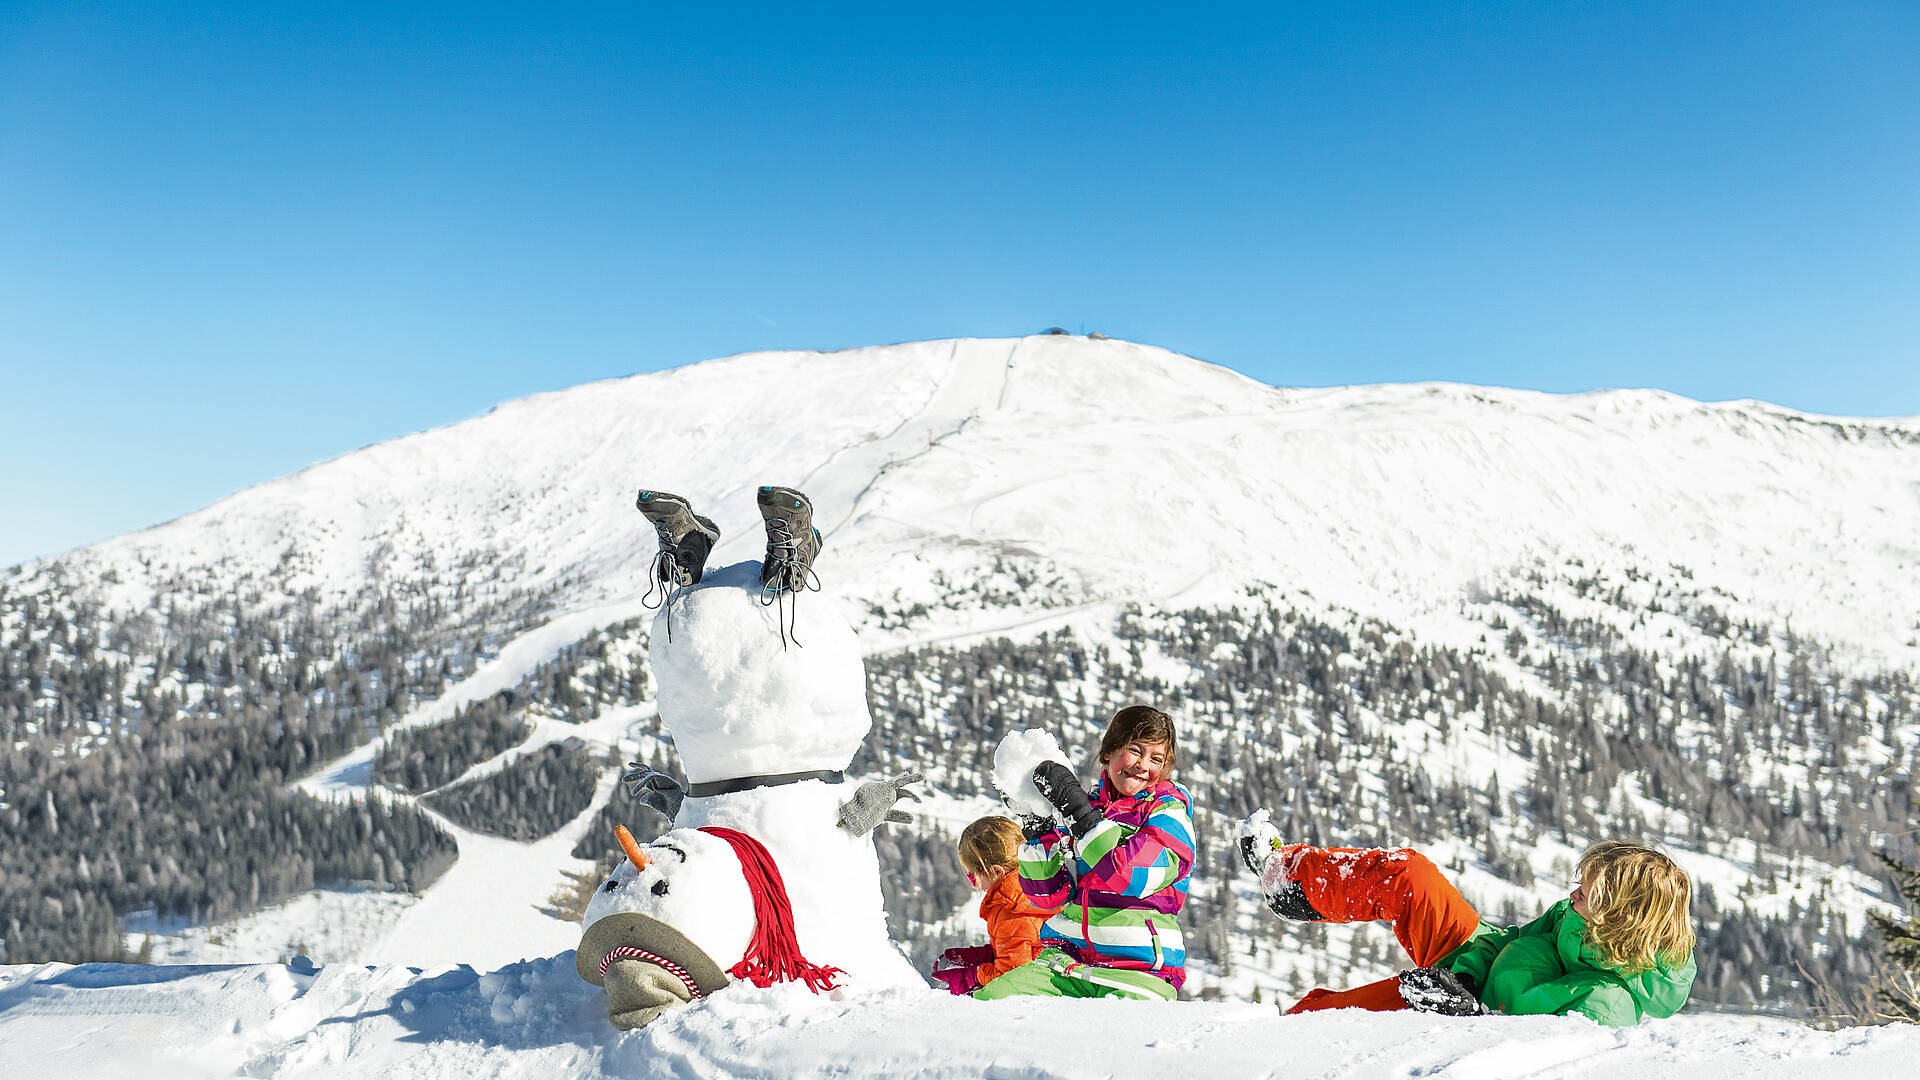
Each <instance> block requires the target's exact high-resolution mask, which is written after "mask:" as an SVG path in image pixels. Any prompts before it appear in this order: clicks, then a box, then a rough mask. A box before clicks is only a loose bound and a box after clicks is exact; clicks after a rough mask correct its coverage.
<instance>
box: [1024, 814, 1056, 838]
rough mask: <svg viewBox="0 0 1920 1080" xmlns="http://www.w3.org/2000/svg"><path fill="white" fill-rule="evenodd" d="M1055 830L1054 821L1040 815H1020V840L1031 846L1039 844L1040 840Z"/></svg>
mask: <svg viewBox="0 0 1920 1080" xmlns="http://www.w3.org/2000/svg"><path fill="white" fill-rule="evenodd" d="M1053 830H1054V824H1053V819H1052V818H1049V817H1041V816H1040V815H1039V814H1021V815H1020V839H1022V840H1025V841H1026V842H1027V843H1029V844H1033V843H1038V842H1039V841H1040V838H1041V837H1043V836H1045V835H1047V834H1048V833H1050V832H1052V831H1053Z"/></svg>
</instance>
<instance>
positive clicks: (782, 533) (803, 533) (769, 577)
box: [758, 486, 820, 593]
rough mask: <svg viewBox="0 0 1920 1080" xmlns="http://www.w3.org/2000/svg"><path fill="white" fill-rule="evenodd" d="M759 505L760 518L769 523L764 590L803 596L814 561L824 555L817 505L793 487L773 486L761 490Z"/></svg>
mask: <svg viewBox="0 0 1920 1080" xmlns="http://www.w3.org/2000/svg"><path fill="white" fill-rule="evenodd" d="M758 501H759V503H760V516H761V517H762V518H764V519H765V520H766V523H767V557H766V558H765V559H764V560H762V562H761V564H760V586H761V588H763V589H765V590H766V591H767V592H769V593H788V592H799V591H801V590H802V589H805V588H806V587H807V577H808V576H809V575H810V574H812V573H813V560H814V558H815V557H817V556H818V555H819V554H820V530H819V529H816V528H814V527H813V503H811V502H809V501H807V497H806V496H805V495H802V494H800V493H799V492H798V491H795V490H794V489H792V488H790V487H772V486H769V487H763V488H761V489H760V494H759V498H758ZM815 587H816V588H817V587H818V586H817V585H816V586H815Z"/></svg>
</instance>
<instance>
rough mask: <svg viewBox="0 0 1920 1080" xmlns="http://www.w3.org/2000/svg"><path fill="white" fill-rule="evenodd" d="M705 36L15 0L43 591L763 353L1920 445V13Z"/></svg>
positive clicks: (1278, 19) (748, 31)
mask: <svg viewBox="0 0 1920 1080" xmlns="http://www.w3.org/2000/svg"><path fill="white" fill-rule="evenodd" d="M695 7H700V5H673V6H665V5H661V6H654V5H638V4H621V5H609V6H606V7H603V8H582V7H569V8H567V9H566V10H564V11H556V10H548V9H536V8H535V7H534V6H532V5H529V6H527V7H526V8H512V7H505V6H489V5H483V4H457V5H443V6H420V5H405V6H401V5H367V6H365V7H356V6H351V5H333V6H328V7H326V8H325V10H307V9H305V8H302V7H300V6H298V5H283V6H280V7H277V8H270V7H246V6H221V5H218V4H211V3H198V4H192V5H182V6H178V7H168V6H163V5H137V4H118V5H104V4H87V3H74V2H63V3H57V4H20V3H8V2H6V0H0V439H4V444H5V450H4V451H3V452H0V565H5V564H8V563H12V562H15V561H18V560H19V559H23V558H27V557H31V556H34V555H43V554H53V553H56V552H58V551H60V550H62V549H64V548H67V547H70V546H73V545H76V544H82V543H88V542H91V541H94V540H98V539H103V538H105V537H107V536H111V535H114V534H117V533H120V532H124V531H127V530H130V529H135V528H139V527H142V526H145V525H149V524H152V523H155V522H158V521H161V520H164V519H167V518H170V517H173V516H176V515H178V514H180V513H184V512H186V511H189V510H192V509H195V508H197V507H199V506H202V505H205V504H206V503H208V502H210V501H212V500H214V499H216V498H219V497H220V496H222V495H225V494H227V493H229V492H231V491H234V490H237V489H239V488H241V487H245V486H247V485H250V484H253V483H258V482H260V481H263V480H267V479H271V478H273V477H275V476H279V475H283V474H285V473H287V472H290V471H292V470H294V469H297V468H299V467H301V466H303V465H306V464H309V463H311V462H313V461H317V460H321V459H324V458H328V457H332V456H335V455H337V454H340V453H343V452H346V451H350V450H352V449H355V448H357V447H359V446H362V445H365V444H367V443H371V442H376V441H379V440H381V439H385V438H389V437H392V436H396V435H401V434H405V433H407V432H410V431H415V430H419V429H421V428H425V427H431V426H434V425H438V424H443V423H448V422H451V421H455V420H459V419H462V418H464V417H468V416H472V415H476V414H478V413H480V412H483V411H485V409H486V408H488V407H489V406H491V405H493V404H495V403H497V402H499V401H503V400H507V399H511V398H515V397H519V396H523V395H525V394H529V393H533V392H537V391H541V390H549V389H556V388H560V387H565V386H571V385H574V384H577V383H581V382H585V381H589V380H592V379H599V378H606V377H610V376H618V375H624V374H629V373H632V372H636V371H648V370H655V369H658V368H662V367H670V366H674V365H678V364H683V363H687V362H690V361H694V360H700V359H704V358H707V357H712V356H719V355H725V354H728V353H733V352H740V351H743V350H748V349H759V348H772V347H804V348H811V347H843V346H851V345H863V344H873V343H879V342H889V341H902V340H911V339H919V338H934V337H948V336H956V335H982V336H1000V335H1016V334H1022V333H1029V332H1033V331H1036V330H1039V329H1042V328H1044V327H1047V326H1052V325H1061V326H1066V327H1068V328H1069V329H1075V330H1078V329H1083V328H1084V329H1089V330H1092V329H1098V330H1102V331H1105V332H1107V333H1109V334H1112V335H1114V336H1116V337H1125V338H1128V339H1132V340H1136V341H1144V342H1150V343H1153V344H1158V345H1164V346H1167V347H1169V348H1174V349H1178V350H1180V351H1183V352H1188V353H1192V354H1194V355H1197V356H1201V357H1204V358H1207V359H1210V360H1214V361H1217V362H1220V363H1224V364H1227V365H1230V366H1232V367H1235V368H1238V369H1240V370H1242V371H1245V372H1247V373H1249V374H1251V375H1253V376H1255V377H1257V378H1260V379H1263V380H1266V381H1269V382H1274V383H1284V384H1301V385H1326V384H1338V383H1353V382H1379V381H1399V380H1421V379H1448V380H1458V381H1466V382H1479V383H1491V384H1500V385H1509V386H1525V387H1535V388H1539V389H1545V390H1556V391H1559V390H1585V389H1592V388H1596V387H1611V386H1658V387H1662V388H1665V389H1669V390H1673V391H1676V392H1679V393H1682V394H1687V395H1690V396H1693V397H1699V398H1706V399H1724V398H1740V397H1757V398H1762V399H1766V400H1771V401H1776V402H1779V403H1782V404H1786V405H1790V406H1793V407H1796V408H1802V409H1807V410H1811V411H1818V412H1835V413H1846V414H1863V415H1906V414H1914V413H1920V59H1916V58H1917V57H1920V5H1915V4H1912V3H1906V2H1895V3H1884V4H1859V3H1845V2H1824V3H1817V4H1815V3H1809V4H1790V3H1779V4H1750V3H1748V4H1741V3H1726V4H1718V3H1686V4H1647V3H1636V4H1612V3H1602V2H1584V3H1571V2H1569V3H1542V2H1534V3H1511V4H1483V3H1432V4H1329V5H1303V4H1301V5H1296V4H1286V3H1278V4H1261V5H1252V6H1248V7H1245V8H1237V7H1231V6H1218V7H1211V8H1195V9H1191V10H1182V11H1179V12H1177V13H1176V12H1175V11H1174V10H1173V9H1172V8H1171V7H1170V6H1168V5H1139V6H1132V5H1116V4H1102V5H1085V6H1080V5H1070V6H1067V5H1049V6H1047V9H1046V10H1045V11H1044V12H1040V11H1035V10H1030V9H1032V8H1039V7H1041V5H1020V6H1017V7H1009V8H1005V9H998V10H996V9H992V8H988V7H983V6H978V5H974V6H969V7H967V8H966V9H965V10H963V11H954V12H946V13H930V12H916V11H912V10H911V8H912V7H913V5H885V6H871V7H869V6H860V5H839V6H824V5H822V6H807V5H799V4H781V5H777V6H768V7H764V8H760V7H755V6H752V5H728V6H726V7H725V8H723V9H718V10H717V11H716V13H714V14H711V15H708V14H704V13H701V12H698V11H690V10H688V9H689V8H695Z"/></svg>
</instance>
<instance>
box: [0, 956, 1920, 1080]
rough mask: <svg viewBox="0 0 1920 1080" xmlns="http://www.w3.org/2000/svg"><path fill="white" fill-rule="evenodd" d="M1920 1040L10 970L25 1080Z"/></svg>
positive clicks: (1274, 1057)
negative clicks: (613, 1000)
mask: <svg viewBox="0 0 1920 1080" xmlns="http://www.w3.org/2000/svg"><path fill="white" fill-rule="evenodd" d="M1916 1055H1920V1027H1913V1026H1903V1025H1894V1026H1889V1027H1881V1028H1852V1029H1847V1030H1843V1031H1837V1032H1825V1031H1817V1030H1814V1029H1812V1028H1809V1027H1806V1026H1803V1025H1800V1024H1797V1023H1793V1022H1789V1021H1780V1020H1769V1019H1764V1018H1759V1017H1733V1016H1712V1015H1683V1016H1679V1017H1675V1018H1673V1019H1670V1020H1660V1021H1653V1022H1649V1023H1646V1024H1642V1025H1640V1026H1638V1027H1634V1028H1625V1029H1610V1028H1603V1027H1599V1026H1597V1025H1595V1024H1593V1023H1591V1022H1589V1021H1587V1020H1585V1019H1583V1018H1579V1017H1551V1016H1534V1017H1504V1016H1494V1017H1474V1018H1445V1017H1434V1016H1428V1015H1425V1014H1420V1013H1410V1012H1408V1013H1363V1012H1358V1011H1352V1010H1347V1011H1340V1012H1326V1013H1310V1014H1306V1015H1302V1016H1290V1017H1282V1016H1280V1015H1279V1014H1278V1011H1277V1009H1276V1007H1275V1006H1274V1005H1272V1004H1266V1005H1260V1004H1249V1003H1244V1002H1243V1003H1232V1004H1227V1003H1210V1002H1169V1003H1159V1002H1133V1001H1127V1002H1117V1001H1075V1000H1052V999H1040V998H1026V999H1014V1000H1009V1001H998V1002H976V1001H972V1000H970V999H964V998H954V997H951V996H949V995H948V994H947V993H946V992H945V991H936V990H928V989H919V990H912V989H895V990H886V991H872V992H866V993H846V992H835V993H832V994H826V995H814V994H811V993H808V992H807V991H806V990H805V988H803V987H800V986H798V985H796V984H792V983H788V984H781V985H776V986H774V987H771V988H768V989H764V990H763V989H758V988H755V987H752V986H749V985H745V984H739V983H736V984H734V985H732V986H729V987H727V988H726V989H724V990H721V991H720V992H719V993H717V994H715V995H713V997H712V998H710V999H709V1000H707V1001H706V1002H704V1003H703V1004H702V1005H701V1006H700V1007H698V1008H686V1009H676V1010H673V1011H671V1012H669V1013H668V1014H666V1015H665V1016H663V1017H661V1018H660V1019H658V1020H656V1021H654V1022H653V1023H652V1024H650V1025H648V1026H647V1027H645V1028H642V1029H640V1030H638V1031H633V1032H618V1031H615V1030H614V1029H613V1028H612V1027H611V1026H609V1025H608V1024H607V1020H606V1006H605V999H604V998H603V997H602V995H601V992H600V991H599V990H598V989H597V988H595V987H593V986H590V985H588V984H586V983H584V982H582V981H581V980H580V978H579V976H578V975H577V974H576V973H575V971H574V961H573V953H572V952H571V951H568V952H564V953H561V954H559V955H557V956H553V957H550V958H545V959H539V960H532V961H527V962H523V963H517V964H512V965H509V966H507V967H504V968H501V969H499V970H497V971H492V972H488V973H486V974H480V973H477V972H475V971H474V970H473V969H471V968H467V967H435V968H429V969H426V970H420V969H414V968H403V967H394V966H374V967H362V966H354V965H329V966H326V967H322V968H319V969H317V970H316V969H314V968H311V967H305V966H302V967H288V966H280V965H271V964H266V965H253V966H231V967H141V966H133V965H115V964H84V965H80V966H78V967H73V966H69V965H65V964H45V965H41V966H38V967H33V966H14V967H0V1060H4V1061H5V1063H6V1072H7V1075H9V1076H60V1077H73V1078H92V1077H101V1078H113V1080H123V1078H124V1077H126V1076H128V1075H129V1074H136V1073H137V1075H139V1076H141V1077H143V1078H149V1080H170V1078H174V1077H209V1076H248V1077H285V1078H294V1077H311V1078H321V1077H342V1078H345V1077H354V1078H360V1077H376V1076H379V1077H385V1076H394V1077H408V1078H411V1080H482V1078H487V1077H512V1078H527V1080H548V1078H550V1077H554V1076H567V1077H573V1078H579V1080H595V1078H600V1077H676V1078H679V1077H749V1078H762V1077H765V1078H775V1077H820V1076H832V1077H867V1076H873V1077H894V1076H920V1077H928V1078H942V1077H976V1076H995V1077H1028V1076H1030V1077H1049V1078H1059V1080H1080V1078H1086V1080H1094V1078H1105V1077H1112V1076H1117V1075H1129V1076H1219V1077H1243V1076H1244V1077H1257V1076H1272V1077H1286V1078H1288V1080H1306V1078H1314V1077H1328V1078H1332V1077H1394V1076H1398V1077H1414V1076H1423V1077H1432V1076H1445V1077H1460V1078H1474V1080H1483V1078H1505V1077H1516V1078H1517V1077H1532V1078H1549V1080H1551V1078H1560V1077H1589V1076H1590V1077H1618V1076H1633V1077H1635V1078H1636V1080H1659V1078H1666V1077H1672V1078H1676V1080H1747V1078H1751V1077H1783V1078H1785V1077H1791V1078H1795V1080H1800V1078H1820V1077H1833V1078H1836V1080H1839V1078H1843V1077H1844V1078H1847V1080H1861V1078H1865V1080H1873V1078H1880V1077H1888V1078H1891V1077H1900V1076H1910V1075H1912V1067H1913V1061H1914V1060H1915V1057H1916Z"/></svg>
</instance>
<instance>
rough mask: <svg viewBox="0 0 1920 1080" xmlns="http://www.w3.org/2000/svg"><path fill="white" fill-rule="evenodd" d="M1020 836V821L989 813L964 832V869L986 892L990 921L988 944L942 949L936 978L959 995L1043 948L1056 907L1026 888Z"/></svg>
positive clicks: (984, 913) (983, 901) (984, 909)
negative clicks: (1041, 903)
mask: <svg viewBox="0 0 1920 1080" xmlns="http://www.w3.org/2000/svg"><path fill="white" fill-rule="evenodd" d="M1020 839H1021V837H1020V826H1018V825H1015V824H1014V823H1013V822H1012V820H1010V819H1008V818H1003V817H983V818H981V819H980V820H978V821H976V822H974V823H973V824H971V825H969V826H967V828H966V830H965V831H964V832H962V833H961V834H960V851H959V854H960V868H961V869H962V870H965V871H966V872H967V884H969V885H971V886H973V887H974V889H975V890H977V891H979V892H981V893H983V894H984V895H983V896H981V898H980V917H981V918H983V919H985V920H987V943H986V944H985V945H975V946H973V947H971V948H957V949H948V950H947V951H946V952H943V953H941V954H940V962H939V963H937V964H935V965H934V969H933V977H934V978H935V979H938V980H939V981H941V982H943V983H945V984H946V986H947V989H948V990H950V991H952V992H953V993H955V994H971V993H973V992H974V991H975V990H978V989H980V988H981V987H982V986H984V985H986V984H987V983H990V982H992V981H993V980H995V979H997V978H999V977H1000V976H1002V975H1004V974H1006V973H1007V972H1009V971H1012V970H1013V969H1014V968H1017V967H1019V966H1020V965H1021V964H1024V963H1026V962H1027V961H1029V960H1032V959H1033V958H1034V957H1035V956H1038V955H1039V953H1040V924H1041V923H1043V922H1046V921H1047V916H1048V915H1049V914H1050V912H1047V911H1045V910H1042V909H1041V908H1038V907H1035V906H1034V904H1033V901H1031V900H1028V899H1027V897H1026V894H1025V893H1023V892H1021V891H1020V875H1019V874H1018V873H1017V872H1015V870H1014V867H1015V865H1017V864H1018V862H1019V856H1018V854H1017V852H1018V849H1019V847H1020ZM947 964H951V965H953V966H951V967H948V966H944V965H947Z"/></svg>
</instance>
